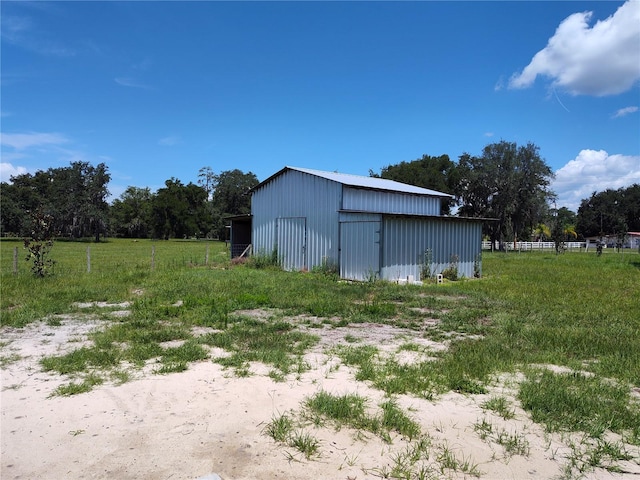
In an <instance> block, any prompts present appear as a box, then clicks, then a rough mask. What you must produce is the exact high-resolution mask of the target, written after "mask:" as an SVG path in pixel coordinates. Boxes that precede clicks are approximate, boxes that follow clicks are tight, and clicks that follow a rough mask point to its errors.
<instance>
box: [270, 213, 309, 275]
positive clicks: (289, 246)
mask: <svg viewBox="0 0 640 480" xmlns="http://www.w3.org/2000/svg"><path fill="white" fill-rule="evenodd" d="M277 232H278V242H277V244H278V257H279V260H280V263H281V265H282V268H284V269H285V270H302V269H304V268H306V267H307V261H306V258H307V255H306V249H307V227H306V218H304V217H287V218H279V219H278V222H277Z"/></svg>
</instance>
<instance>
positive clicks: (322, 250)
mask: <svg viewBox="0 0 640 480" xmlns="http://www.w3.org/2000/svg"><path fill="white" fill-rule="evenodd" d="M341 192H342V185H340V184H338V183H335V182H332V181H330V180H327V179H325V178H320V177H317V176H313V175H308V174H305V173H302V172H296V171H287V172H285V173H283V174H282V175H279V176H277V177H275V178H273V180H272V181H270V182H269V183H267V184H266V185H264V186H263V187H261V188H259V189H258V190H255V191H254V192H253V194H252V197H251V213H252V215H253V227H252V228H253V232H252V242H253V251H254V253H257V254H261V253H262V254H270V253H271V252H273V250H274V249H275V248H278V250H279V252H278V253H279V255H285V254H286V253H287V252H286V251H283V248H284V246H283V247H282V248H281V247H280V246H279V245H277V244H278V238H277V235H278V234H277V231H276V230H277V228H276V225H277V220H276V219H278V218H285V217H301V218H306V267H307V268H309V269H311V268H313V267H314V266H316V265H321V264H322V262H323V260H325V259H326V261H329V262H332V263H334V264H337V263H338V218H339V214H338V210H340V203H341V197H342V193H341Z"/></svg>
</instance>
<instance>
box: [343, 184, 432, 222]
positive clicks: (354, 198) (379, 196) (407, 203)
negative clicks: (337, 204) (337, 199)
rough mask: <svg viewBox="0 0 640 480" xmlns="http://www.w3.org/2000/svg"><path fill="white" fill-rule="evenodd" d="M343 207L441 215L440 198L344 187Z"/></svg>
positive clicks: (359, 209)
mask: <svg viewBox="0 0 640 480" xmlns="http://www.w3.org/2000/svg"><path fill="white" fill-rule="evenodd" d="M343 195H344V197H343V200H342V208H343V209H344V210H358V211H364V212H379V213H399V214H408V215H440V198H438V197H430V196H424V195H409V194H403V193H395V192H379V191H375V190H366V189H361V188H351V187H344V191H343Z"/></svg>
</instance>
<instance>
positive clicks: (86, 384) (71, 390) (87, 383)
mask: <svg viewBox="0 0 640 480" xmlns="http://www.w3.org/2000/svg"><path fill="white" fill-rule="evenodd" d="M102 383H104V379H103V378H102V377H100V376H99V375H96V374H94V373H91V374H89V375H87V376H86V377H85V378H84V379H83V380H82V382H79V383H78V382H70V383H66V384H64V385H60V386H59V387H58V388H56V389H55V390H54V392H53V393H52V394H51V396H56V395H57V396H61V397H68V396H71V395H78V394H80V393H86V392H89V391H90V390H91V389H93V387H95V386H96V385H101V384H102Z"/></svg>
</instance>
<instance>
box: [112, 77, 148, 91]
mask: <svg viewBox="0 0 640 480" xmlns="http://www.w3.org/2000/svg"><path fill="white" fill-rule="evenodd" d="M113 80H114V82H116V83H117V84H118V85H120V86H122V87H130V88H142V89H145V90H151V89H152V87H150V86H149V85H145V84H143V83H140V82H138V81H137V80H136V79H134V78H131V77H116V78H114V79H113Z"/></svg>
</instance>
